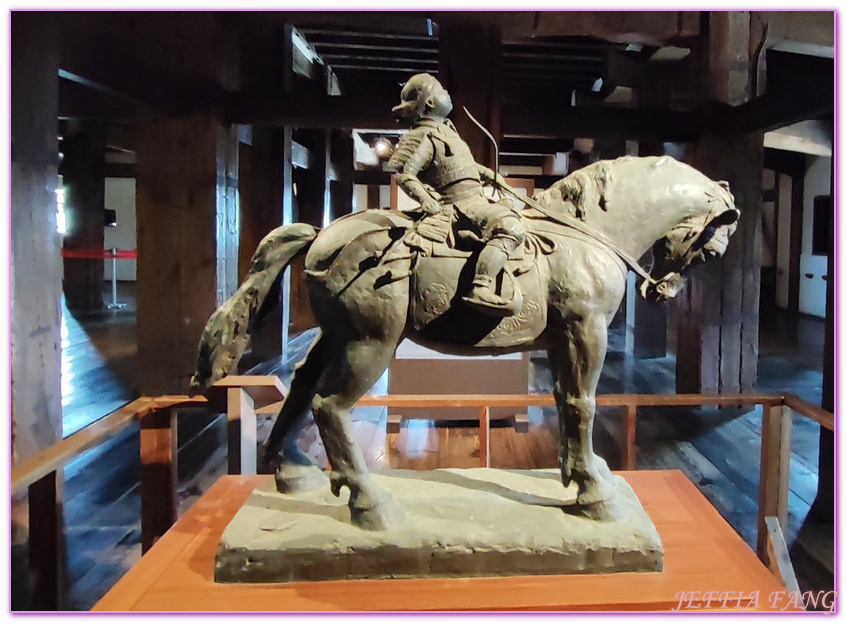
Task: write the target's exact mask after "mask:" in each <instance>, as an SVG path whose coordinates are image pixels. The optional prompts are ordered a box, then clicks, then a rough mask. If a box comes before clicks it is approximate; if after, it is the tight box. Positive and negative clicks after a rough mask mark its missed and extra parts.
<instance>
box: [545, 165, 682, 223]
mask: <svg viewBox="0 0 846 623" xmlns="http://www.w3.org/2000/svg"><path fill="white" fill-rule="evenodd" d="M632 159H633V157H632V156H623V157H621V158H617V159H616V160H600V161H599V162H595V163H593V164H589V165H588V166H586V167H583V168H581V169H578V170H577V171H574V172H573V173H570V174H569V175H568V176H567V177H565V178H563V179H560V180H558V181H557V182H555V183H554V184H553V185H552V186H550V187H549V188H547V189H546V190H543V191H541V192H539V193H537V194H536V195H535V196H534V199H535V200H536V201H538V202H539V203H540V204H541V205H543V206H544V207H545V208H549V209H550V210H552V211H557V210H564V211H565V212H567V213H568V214H569V215H570V216H574V217H576V218H578V219H580V220H582V221H584V220H586V218H587V216H588V214H589V212H590V211H591V210H593V209H596V208H598V209H601V210H602V211H605V212H607V211H608V210H609V209H610V207H611V206H610V202H609V201H608V191H609V189H610V188H611V187H612V185H613V184H614V182H616V181H617V177H616V175H615V173H614V169H615V168H616V165H619V164H623V163H629V162H631V160H632ZM669 163H673V164H676V165H680V164H682V163H680V162H678V161H677V160H675V159H674V158H672V157H670V156H660V157H656V158H654V161H653V162H651V163H650V164H649V166H648V169H647V171H650V172H651V171H653V170H656V169H658V168H659V167H663V166H664V165H666V164H669Z"/></svg>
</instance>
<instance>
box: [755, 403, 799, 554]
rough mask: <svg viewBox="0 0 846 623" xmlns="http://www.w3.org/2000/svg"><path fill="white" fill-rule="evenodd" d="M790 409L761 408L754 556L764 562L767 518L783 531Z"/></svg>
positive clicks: (787, 474) (787, 473)
mask: <svg viewBox="0 0 846 623" xmlns="http://www.w3.org/2000/svg"><path fill="white" fill-rule="evenodd" d="M791 424H792V422H791V417H790V409H788V408H787V407H784V406H783V405H763V419H762V422H761V479H760V484H759V489H758V491H759V492H758V557H759V558H761V559H762V560H764V561H766V556H767V525H766V521H765V518H766V517H767V516H772V517H777V518H778V521H779V523H780V524H781V528H782V530H783V531H785V532H786V531H787V499H788V493H789V490H790V433H791Z"/></svg>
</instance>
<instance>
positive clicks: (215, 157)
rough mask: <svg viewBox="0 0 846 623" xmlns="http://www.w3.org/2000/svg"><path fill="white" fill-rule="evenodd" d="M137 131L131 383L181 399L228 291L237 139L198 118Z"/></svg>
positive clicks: (232, 277) (152, 123)
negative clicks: (134, 365)
mask: <svg viewBox="0 0 846 623" xmlns="http://www.w3.org/2000/svg"><path fill="white" fill-rule="evenodd" d="M137 130H138V132H137V152H136V165H135V170H136V219H137V228H138V289H137V300H138V329H137V331H138V384H139V389H140V390H141V392H142V393H144V394H147V395H157V394H166V393H184V392H185V391H186V388H187V386H188V385H187V383H188V379H189V377H190V375H191V373H192V372H193V370H194V367H195V366H196V356H197V344H198V342H199V339H200V335H201V333H202V330H203V327H204V326H205V323H206V321H207V320H208V318H209V316H210V315H211V314H212V312H214V310H215V309H216V307H217V306H218V305H219V304H220V303H222V302H223V301H225V300H226V299H227V298H229V297H230V296H231V295H232V294H233V293H234V290H235V287H236V285H237V274H238V273H237V266H238V252H237V248H238V240H237V232H238V225H237V223H238V221H237V218H238V215H237V211H238V206H237V193H236V185H237V175H238V164H237V139H236V138H235V134H234V132H233V131H232V130H231V129H230V128H224V127H222V126H221V125H220V124H219V123H217V122H216V121H215V120H214V119H212V118H211V117H209V116H205V115H204V116H193V117H187V118H184V119H178V120H176V119H148V120H145V121H143V122H141V123H139V125H138V128H137Z"/></svg>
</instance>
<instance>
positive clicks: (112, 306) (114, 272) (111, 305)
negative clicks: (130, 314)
mask: <svg viewBox="0 0 846 623" xmlns="http://www.w3.org/2000/svg"><path fill="white" fill-rule="evenodd" d="M109 251H110V253H111V256H112V302H111V303H109V309H120V308H121V307H126V303H118V302H117V252H118V250H117V249H109Z"/></svg>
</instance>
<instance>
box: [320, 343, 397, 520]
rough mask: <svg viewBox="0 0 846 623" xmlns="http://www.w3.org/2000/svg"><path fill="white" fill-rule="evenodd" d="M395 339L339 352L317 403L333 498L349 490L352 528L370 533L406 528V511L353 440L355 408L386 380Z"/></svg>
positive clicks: (352, 346) (326, 376) (322, 381)
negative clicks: (376, 479)
mask: <svg viewBox="0 0 846 623" xmlns="http://www.w3.org/2000/svg"><path fill="white" fill-rule="evenodd" d="M395 348H396V341H395V340H387V341H382V340H376V339H371V340H366V341H365V340H360V341H352V342H349V343H347V344H346V345H345V346H344V347H342V348H339V349H337V351H336V354H335V356H334V357H333V361H332V364H331V365H330V367H329V369H328V371H327V373H326V374H325V375H324V377H323V379H322V380H321V382H320V386H319V388H318V391H317V395H316V396H315V398H314V401H313V412H314V421H315V423H316V424H317V427H318V430H319V431H320V437H321V439H322V440H323V445H324V447H325V448H326V455H327V457H328V458H329V462H330V464H331V469H332V471H331V474H330V483H331V487H332V493H334V494H335V495H336V496H337V495H340V492H341V488H342V487H347V488H348V489H349V491H350V499H349V508H350V517H351V519H352V521H353V523H355V524H357V525H358V526H359V527H361V528H365V529H368V530H384V529H386V528H389V527H392V526H396V525H398V524H401V523H402V522H403V521H404V520H405V512H404V511H403V509H402V507H401V506H400V505H399V503H398V502H397V501H396V500H395V499H394V498H393V496H392V495H391V494H390V493H388V492H387V491H385V490H384V489H382V488H381V487H379V485H377V484H376V482H374V480H373V478H372V476H371V475H370V473H369V471H368V469H367V465H366V463H365V460H364V455H363V453H362V451H361V448H360V447H359V446H358V444H357V443H356V441H355V439H354V438H353V431H352V422H351V420H350V417H349V413H350V410H351V409H352V407H353V405H355V403H356V402H358V399H359V398H361V397H362V396H363V395H364V394H365V392H367V391H368V390H369V389H370V388H371V387H372V385H373V384H374V383H375V382H376V381H377V380H378V379H379V377H380V376H382V373H383V372H384V371H385V369H386V368H387V366H388V364H389V362H390V359H391V356H392V355H393V352H394V349H395Z"/></svg>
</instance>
